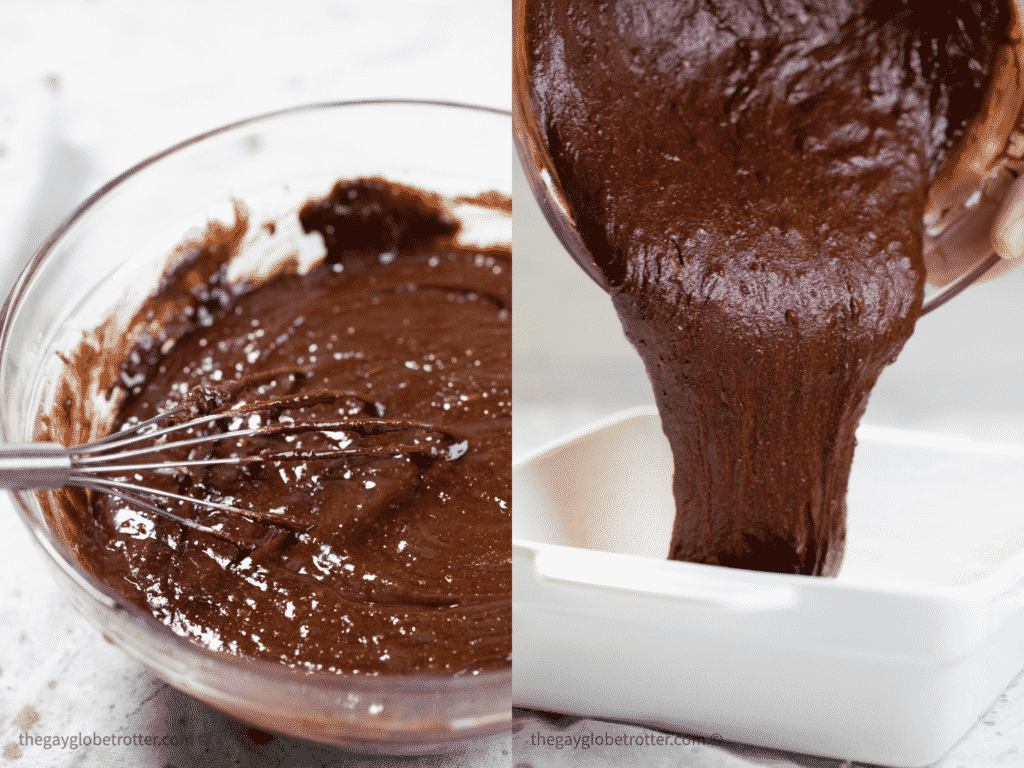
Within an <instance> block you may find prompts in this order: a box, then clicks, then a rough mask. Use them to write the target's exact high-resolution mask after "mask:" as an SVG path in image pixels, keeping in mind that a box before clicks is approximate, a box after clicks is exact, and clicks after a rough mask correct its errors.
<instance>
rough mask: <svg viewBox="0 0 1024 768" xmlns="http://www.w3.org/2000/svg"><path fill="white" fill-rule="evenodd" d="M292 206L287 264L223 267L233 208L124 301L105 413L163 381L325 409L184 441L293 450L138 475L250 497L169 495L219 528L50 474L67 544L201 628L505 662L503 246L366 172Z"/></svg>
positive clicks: (225, 399)
mask: <svg viewBox="0 0 1024 768" xmlns="http://www.w3.org/2000/svg"><path fill="white" fill-rule="evenodd" d="M504 202H507V200H506V201H504ZM299 219H300V221H301V224H302V227H303V228H304V229H305V230H306V231H307V232H311V231H317V232H319V233H321V235H322V236H323V240H324V242H325V244H326V246H327V255H326V259H325V260H324V261H323V263H321V264H319V265H318V266H315V267H313V268H312V269H310V270H309V271H308V272H307V273H305V274H299V273H298V271H297V270H296V269H294V268H286V269H284V270H283V271H281V272H279V273H277V274H275V275H273V276H271V277H270V278H268V279H266V280H265V281H264V282H263V283H262V284H260V285H252V284H232V283H230V282H229V281H228V279H227V270H228V265H229V263H230V261H231V259H232V257H234V256H235V255H236V253H237V251H238V249H239V244H240V243H241V242H242V240H243V236H244V235H245V233H246V231H247V226H248V222H247V221H246V218H245V216H244V215H240V216H239V221H238V223H237V224H236V225H234V226H232V227H227V226H223V225H218V224H213V225H211V226H210V228H209V229H208V231H207V233H206V234H205V236H204V237H203V238H201V239H200V240H199V241H197V242H194V243H190V244H188V245H187V246H186V247H184V248H182V249H181V252H182V258H181V259H180V260H179V262H178V263H177V265H176V266H175V267H174V268H173V270H172V271H170V272H168V273H167V274H166V275H165V276H164V278H163V282H162V284H161V286H160V287H159V289H158V290H157V292H156V293H155V294H154V295H153V296H151V297H150V298H149V299H148V300H147V302H146V304H145V306H144V307H143V308H142V310H141V311H140V313H139V316H138V318H137V319H138V320H139V321H140V322H142V323H144V324H145V328H146V330H145V332H144V333H143V334H142V335H141V336H140V337H139V341H138V342H137V343H136V344H135V346H134V348H133V349H132V350H131V352H130V354H128V356H127V358H126V359H125V360H124V361H123V363H122V364H121V369H120V373H119V385H118V386H119V387H120V388H121V389H122V390H123V392H124V399H123V406H122V407H121V409H120V411H119V413H118V415H117V419H116V423H115V425H114V429H115V430H116V429H117V428H119V427H120V426H121V425H127V424H132V423H134V422H136V421H137V420H144V419H147V418H149V417H151V416H153V415H155V414H157V413H161V412H165V411H167V410H169V409H171V408H172V407H174V406H176V405H178V404H181V403H185V404H187V405H188V406H189V411H190V413H191V415H194V413H195V412H217V411H218V409H219V410H223V409H225V408H237V407H238V406H240V405H241V404H243V403H247V404H252V403H257V402H264V401H275V400H278V401H281V403H282V407H281V408H280V409H279V412H277V413H272V414H270V415H267V414H262V415H261V416H259V417H257V424H259V425H261V426H262V425H265V424H267V423H269V422H274V423H282V424H287V423H289V422H292V421H294V422H304V421H317V422H333V426H331V428H330V429H329V430H327V431H326V432H317V433H300V434H294V435H279V436H276V437H261V438H252V439H247V440H244V441H236V440H231V441H227V442H221V443H218V444H216V446H215V447H214V448H212V449H205V448H204V449H200V450H201V451H202V452H200V453H198V454H197V456H196V457H198V458H207V457H214V456H230V455H234V454H240V455H252V454H254V453H258V452H259V451H266V450H273V451H275V452H276V451H282V450H291V451H295V452H298V453H300V454H304V455H308V458H305V459H303V460H301V461H288V462H283V461H282V462H278V461H270V462H266V463H256V464H248V465H244V466H235V465H228V466H223V465H217V466H213V465H211V466H209V467H200V468H197V469H194V470H193V469H190V470H183V471H179V472H175V473H173V474H166V475H156V474H151V475H149V476H148V477H145V478H139V480H141V481H142V483H143V484H146V485H149V486H159V487H164V488H167V489H169V490H174V491H177V492H181V493H184V494H186V495H189V496H191V497H193V498H205V499H210V500H214V501H219V502H223V503H228V504H231V505H234V506H236V507H240V508H242V509H248V510H253V517H254V518H256V519H254V520H246V519H244V518H238V517H235V516H230V515H225V514H224V513H220V512H211V511H208V510H203V509H201V508H199V507H196V506H193V505H178V506H177V508H175V509H174V511H175V512H176V513H178V514H180V515H185V516H189V517H192V518H193V519H195V520H197V521H200V522H202V523H203V524H205V525H208V526H211V527H218V526H223V529H222V530H223V531H224V532H225V534H226V535H225V536H214V535H210V534H208V533H201V532H197V531H194V530H190V529H187V528H185V527H183V526H181V525H179V524H177V523H174V522H170V521H168V520H166V519H164V518H161V517H157V516H155V515H153V514H151V513H148V512H143V511H140V510H139V509H137V508H132V506H131V505H130V504H129V503H127V502H125V501H122V500H120V499H116V498H112V497H110V496H107V495H104V494H92V495H91V497H90V498H89V499H88V501H87V502H85V503H84V504H83V503H77V502H80V500H81V499H82V495H81V492H79V491H65V492H62V493H64V494H65V497H66V498H65V501H66V503H65V504H64V513H65V515H67V516H69V517H70V518H71V519H72V521H73V523H74V527H75V530H76V533H75V537H74V538H75V542H74V544H75V546H76V548H77V550H78V553H79V556H80V557H81V559H82V560H83V562H84V563H85V564H86V565H87V567H88V568H90V569H91V570H92V571H93V572H94V573H95V574H96V575H97V576H98V577H100V578H101V579H103V580H104V581H106V582H107V583H108V584H109V585H111V587H113V588H114V589H115V590H116V591H117V592H118V593H120V594H122V595H123V596H124V597H125V598H127V599H128V600H131V601H132V602H134V603H136V604H138V605H140V606H142V607H144V608H145V609H147V610H149V611H151V612H152V614H153V615H154V616H155V617H156V618H157V619H159V620H160V621H162V622H163V623H165V624H167V625H168V626H169V627H170V628H171V629H173V630H174V631H175V632H177V633H178V634H180V635H183V636H185V637H188V638H191V639H192V640H195V641H196V642H198V643H201V644H203V645H205V646H207V647H209V648H211V649H214V650H219V651H224V652H228V653H232V654H239V655H245V656H253V657H259V658H264V659H271V660H275V661H280V662H282V663H284V664H287V665H290V666H294V667H298V668H303V669H306V670H310V671H328V672H338V673H358V674H371V675H373V674H383V673H413V672H431V673H438V674H459V675H461V674H476V673H478V672H480V671H482V670H487V669H493V668H498V667H504V666H507V665H508V664H509V662H510V654H511V635H510V619H511V615H510V614H511V543H510V534H511V517H510V516H511V479H510V478H511V474H510V473H511V466H510V465H511V397H510V394H511V393H510V374H511V364H510V333H511V327H510V323H511V317H510V310H509V303H510V297H511V254H510V253H509V251H508V250H507V249H502V248H495V249H470V248H466V247H461V246H459V245H458V244H457V243H456V234H457V232H458V230H459V225H458V224H457V223H456V222H455V221H454V220H453V219H452V218H450V217H449V216H448V215H447V214H446V213H445V212H444V210H443V209H442V207H441V205H440V201H439V200H438V199H436V198H434V197H433V196H431V195H429V194H427V193H423V192H420V191H418V190H414V189H410V188H407V187H401V186H398V185H395V184H391V183H388V182H385V181H382V180H375V179H364V180H359V181H352V182H339V183H338V184H337V185H336V186H335V187H334V189H333V190H332V191H331V193H330V195H329V196H327V197H325V198H324V199H322V200H317V201H312V202H310V203H308V204H307V205H305V206H304V207H303V208H302V210H301V211H300V213H299ZM267 231H269V228H268V230H267ZM79 360H80V361H81V360H87V358H86V357H81V356H80V358H79ZM302 395H308V397H302V398H299V400H298V401H297V400H296V396H302ZM69 407H70V405H69ZM225 421H237V422H241V421H246V422H248V421H249V420H248V418H247V419H244V420H243V419H241V418H235V419H231V420H228V419H225ZM237 426H238V424H237V423H236V424H231V423H228V424H220V425H215V426H211V428H217V429H228V428H236V427H237ZM346 450H350V451H355V452H354V453H351V454H348V453H345V451H346ZM324 451H332V452H335V454H336V455H335V456H334V457H333V458H329V459H320V458H316V455H317V453H318V452H324ZM338 452H340V455H337V454H338ZM126 479H128V480H130V481H131V480H133V477H128V478H126ZM139 480H137V481H139ZM76 500H77V501H76Z"/></svg>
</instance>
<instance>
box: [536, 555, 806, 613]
mask: <svg viewBox="0 0 1024 768" xmlns="http://www.w3.org/2000/svg"><path fill="white" fill-rule="evenodd" d="M533 560H534V573H535V575H536V577H537V579H538V580H547V581H557V582H564V583H569V584H578V585H581V586H591V587H601V588H604V589H612V590H617V591H625V592H634V593H638V594H640V593H642V594H643V595H645V596H659V597H664V598H670V599H672V600H676V601H682V602H688V603H697V604H701V605H707V606H715V607H717V608H720V609H725V610H730V611H736V612H760V611H777V610H784V609H787V608H792V607H793V606H795V605H796V602H797V600H796V593H795V592H794V590H793V589H792V588H791V587H788V586H785V585H780V584H756V585H755V584H750V583H743V582H741V581H740V580H738V579H732V578H729V577H728V576H725V575H716V574H706V573H702V572H699V571H700V570H703V569H712V568H715V566H707V565H698V564H694V563H680V562H675V561H672V560H654V559H652V558H647V557H639V556H634V555H623V554H617V553H610V552H598V551H593V550H585V549H575V548H573V547H558V548H557V551H554V550H548V549H546V548H545V549H544V550H541V551H535V553H534V558H533ZM745 573H746V572H745ZM749 575H750V574H749V573H746V576H747V577H749ZM758 575H759V576H768V574H758Z"/></svg>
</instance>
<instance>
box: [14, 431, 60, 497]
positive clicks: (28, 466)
mask: <svg viewBox="0 0 1024 768" xmlns="http://www.w3.org/2000/svg"><path fill="white" fill-rule="evenodd" d="M70 476H71V455H70V454H69V453H68V449H67V448H65V447H64V446H63V445H57V444H56V443H22V444H10V445H0V488H8V489H9V490H12V491H33V490H40V491H41V490H51V489H54V488H60V487H62V486H63V485H65V484H66V483H67V481H68V478H69V477H70Z"/></svg>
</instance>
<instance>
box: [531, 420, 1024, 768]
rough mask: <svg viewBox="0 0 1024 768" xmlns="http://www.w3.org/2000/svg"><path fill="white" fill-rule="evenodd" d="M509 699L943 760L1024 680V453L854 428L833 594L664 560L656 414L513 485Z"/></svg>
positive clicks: (541, 460)
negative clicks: (1023, 673)
mask: <svg viewBox="0 0 1024 768" xmlns="http://www.w3.org/2000/svg"><path fill="white" fill-rule="evenodd" d="M513 498H514V499H515V514H514V523H513V580H514V581H513V583H514V586H513V647H514V664H513V676H512V685H513V701H514V703H515V704H516V705H518V706H526V707H535V708H540V709H548V710H557V711H560V712H567V713H572V714H577V715H585V716H590V717H602V718H612V719H616V720H624V721H630V722H637V723H644V724H648V725H653V726H657V727H664V728H668V729H671V730H678V731H683V732H686V733H690V734H696V735H703V736H711V735H713V734H718V735H719V736H721V737H722V738H723V739H725V740H727V741H737V742H743V743H747V744H755V745H760V746H765V747H770V748H773V749H781V750H790V751H795V752H802V753H809V754H814V755H821V756H825V757H834V758H841V759H845V760H856V761H864V762H870V763H881V764H884V765H891V766H907V767H908V768H909V767H911V766H924V765H928V764H930V763H932V762H934V761H936V760H938V759H939V758H940V757H941V756H942V755H943V754H944V753H945V752H946V751H948V750H949V749H950V748H951V747H952V746H953V744H954V743H955V742H956V741H957V740H958V739H959V738H960V737H961V736H962V735H963V734H964V733H965V732H966V731H967V730H968V729H970V727H971V726H972V725H973V724H974V722H975V721H976V720H977V719H978V718H979V717H980V716H981V715H982V714H983V713H984V712H985V710H986V709H987V708H988V707H989V706H990V705H991V704H992V703H993V702H994V701H995V699H996V697H997V696H998V695H999V693H1000V692H1001V691H1002V690H1003V689H1004V688H1005V687H1006V686H1007V684H1008V683H1009V682H1010V680H1011V679H1012V678H1013V677H1014V676H1015V675H1016V674H1017V673H1018V672H1019V671H1020V669H1021V668H1022V667H1024V446H1014V445H999V444H990V443H982V442H977V441H969V440H960V439H956V438H951V437H946V436H942V435H937V434H930V433H921V432H910V431H904V430H895V429H887V428H879V427H869V426H862V427H861V429H860V430H859V431H858V448H857V452H856V456H855V459H854V465H853V471H852V475H851V478H850V487H849V494H848V507H849V517H848V538H847V549H846V557H845V560H844V565H843V568H842V570H841V573H840V575H839V577H837V578H835V579H826V578H818V577H808V576H798V575H787V574H771V573H760V572H754V571H744V570H739V569H732V568H724V567H720V566H709V565H701V564H694V563H682V562H670V561H666V560H664V559H663V558H664V557H665V554H666V552H667V550H668V541H669V535H670V533H671V527H672V520H673V516H674V503H673V499H672V457H671V452H670V450H669V447H668V444H667V441H666V440H665V438H664V436H663V434H662V432H661V425H660V422H659V419H658V415H657V412H656V410H655V409H653V408H642V409H636V410H632V411H627V412H623V413H621V414H618V415H616V416H613V417H611V418H609V419H606V420H604V421H602V422H599V423H597V424H595V425H593V426H591V427H588V428H586V429H585V430H582V431H581V432H578V433H576V434H574V435H571V436H569V437H567V438H565V439H563V440H560V441H558V443H556V444H554V445H551V446H548V447H546V448H543V449H541V450H540V451H538V452H536V453H534V454H532V455H530V456H528V457H526V458H524V459H522V460H521V461H518V462H516V463H515V465H514V468H513Z"/></svg>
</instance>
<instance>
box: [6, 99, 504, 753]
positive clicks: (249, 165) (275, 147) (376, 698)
mask: <svg viewBox="0 0 1024 768" xmlns="http://www.w3.org/2000/svg"><path fill="white" fill-rule="evenodd" d="M509 118H510V115H509V114H508V113H506V112H502V111H498V110H492V109H485V108H480V107H469V106H464V105H458V104H445V103H428V102H412V101H402V102H399V101H376V102H340V103H330V104H317V105H310V106H304V107H298V108H293V109H287V110H283V111H280V112H274V113H272V114H268V115H263V116H260V117H256V118H252V119H250V120H244V121H242V122H239V123H235V124H232V125H228V126H225V127H223V128H219V129H217V130H214V131H210V132H209V133H205V134H203V135H201V136H197V137H195V138H193V139H190V140H188V141H185V142H183V143H181V144H179V145H177V146H175V147H172V148H171V149H168V150H166V151H165V152H162V153H160V154H158V155H155V156H154V157H152V158H150V159H148V160H146V161H144V162H142V163H140V164H139V165H137V166H136V167H134V168H132V169H131V170H129V171H126V172H125V173H124V174H122V175H121V176H119V177H118V178H116V179H114V180H113V181H111V182H110V183H109V184H107V185H106V186H104V187H103V188H102V189H100V190H99V191H98V192H97V193H96V194H94V195H93V196H92V197H90V198H89V199H88V200H87V201H86V202H85V203H84V204H83V205H82V206H81V207H80V208H79V209H78V210H76V211H75V212H74V213H73V214H72V215H71V217H70V218H69V219H68V220H67V221H66V222H65V223H64V224H62V225H61V227H60V228H59V229H58V230H57V231H56V232H55V233H54V234H53V235H52V236H51V237H50V238H49V239H48V240H47V241H46V243H45V244H44V245H43V246H42V248H40V250H39V252H38V253H36V255H35V257H34V258H33V259H32V261H31V263H30V264H29V265H28V267H27V268H26V269H25V271H24V272H23V274H22V275H21V277H20V279H19V280H18V282H17V284H16V285H15V287H14V290H13V292H12V294H11V296H10V298H9V299H8V302H7V305H6V306H5V309H4V313H3V325H2V330H0V439H2V440H3V441H4V442H8V443H11V442H29V441H31V440H32V438H33V435H34V432H35V430H36V419H37V417H38V414H39V412H40V408H41V407H42V404H43V403H45V402H49V401H48V400H47V399H46V398H52V396H53V392H54V386H55V383H56V382H59V381H60V377H61V375H62V372H63V365H64V363H63V362H62V359H61V355H60V353H61V352H62V351H63V350H68V349H73V348H75V347H76V346H77V345H78V344H79V343H80V342H81V340H82V333H83V331H86V330H91V329H93V328H96V327H97V326H98V324H99V323H100V322H102V321H103V320H104V319H105V318H107V317H109V316H110V315H112V314H113V313H114V312H115V310H117V309H118V307H123V306H125V305H131V304H132V303H133V302H134V303H136V304H137V303H138V301H139V300H140V299H141V298H142V297H144V296H146V295H148V294H149V292H150V291H151V290H152V288H153V287H155V285H156V281H157V280H158V279H159V276H160V274H161V273H162V271H163V269H164V268H165V266H166V264H167V260H168V257H169V254H170V253H171V252H172V251H173V250H174V248H175V246H176V245H177V244H178V243H180V242H181V241H182V240H183V239H184V237H185V235H186V233H188V232H190V231H193V230H195V229H197V228H198V229H199V230H200V231H201V230H202V228H203V227H204V225H205V224H206V222H207V221H209V220H211V219H221V220H225V221H229V222H230V221H231V220H232V218H233V204H234V203H233V201H240V202H242V203H244V204H245V205H246V207H248V208H249V210H250V211H252V212H254V213H258V214H259V215H260V216H263V215H266V214H267V213H270V214H275V213H276V214H281V215H284V214H286V213H287V212H289V211H294V209H295V208H296V207H297V205H300V204H301V203H302V202H303V201H305V200H307V199H309V198H312V197H321V196H323V195H325V194H326V193H327V192H328V191H329V190H330V188H331V186H332V184H333V183H334V182H335V181H336V180H337V179H340V178H356V177H361V176H382V177H384V178H387V179H389V180H391V181H396V182H400V183H406V184H411V185H414V186H417V187H420V188H423V189H426V190H430V191H433V192H437V193H440V194H442V195H445V196H450V197H457V196H466V197H473V196H477V195H480V194H481V193H484V192H488V191H492V190H493V191H497V192H500V193H502V194H504V195H511V186H512V181H511V166H510V164H509V159H508V158H509V154H508V152H509V136H510V130H509V129H510V119H509ZM492 218H494V217H492ZM254 220H255V221H257V222H258V221H260V219H258V218H255V216H254ZM490 225H491V230H490V231H491V232H492V235H493V234H494V232H493V230H494V227H495V222H494V221H493V220H492V221H491V222H490ZM497 228H498V230H499V231H500V232H503V234H499V235H498V237H496V238H492V239H499V240H505V241H506V242H509V243H510V242H511V217H510V216H508V217H501V216H498V217H497ZM108 346H118V343H117V342H112V343H111V344H109V345H108ZM126 352H127V348H126V346H124V345H123V343H122V344H120V348H119V349H116V350H108V353H109V354H112V355H120V356H121V359H123V357H124V354H125V353H126ZM99 387H100V383H97V388H99ZM14 497H15V499H16V505H15V507H16V509H18V511H19V512H20V515H21V517H22V519H23V520H24V521H25V523H27V524H28V526H29V528H30V530H31V531H32V533H33V535H34V538H35V541H36V542H37V543H38V544H39V545H40V547H41V548H42V549H43V551H44V552H45V553H46V557H45V558H44V559H45V560H46V561H47V562H48V563H49V565H50V566H51V570H52V572H53V574H54V577H55V579H56V580H57V582H58V583H59V584H60V585H61V587H62V588H63V589H64V591H65V593H66V594H67V596H68V597H69V599H70V600H71V602H72V604H73V605H74V606H75V607H76V608H77V609H78V610H79V611H81V613H82V614H84V615H85V617H86V618H87V619H88V620H89V621H91V622H92V623H93V624H94V625H95V626H96V627H97V628H98V629H99V630H100V631H101V632H102V633H103V635H104V637H105V638H106V639H108V640H109V641H111V642H113V643H114V644H116V645H118V646H120V647H121V648H122V649H123V650H124V651H125V652H127V653H128V654H129V655H130V656H131V657H133V658H135V659H136V660H138V661H139V662H141V663H142V664H144V665H145V666H146V667H147V668H149V669H150V670H151V671H152V672H153V673H154V674H156V675H157V676H158V677H160V678H162V679H163V680H165V681H167V682H168V683H169V684H170V685H172V686H174V687H175V688H178V689H179V690H181V691H183V692H185V693H188V694H190V695H192V696H194V697H196V698H197V699H200V700H202V701H204V702H206V703H207V704H209V705H211V706H213V707H215V708H217V709H219V710H221V711H223V712H226V713H228V714H230V715H233V716H235V717H237V718H239V719H241V720H244V721H246V722H249V723H252V724H253V725H256V726H257V727H260V728H264V729H267V730H270V731H276V732H278V733H283V734H286V735H289V736H293V737H297V738H303V739H310V740H313V741H317V742H321V743H326V744H333V745H338V746H344V747H347V748H352V749H358V750H362V751H368V752H382V753H389V754H405V753H409V754H412V753H423V752H430V751H444V750H450V749H454V748H457V747H459V746H461V745H463V744H465V743H468V742H471V741H473V740H476V739H478V738H481V737H483V736H487V735H490V734H493V733H497V732H500V731H502V730H504V729H506V728H508V727H509V725H510V723H511V670H510V669H502V670H497V671H490V672H485V673H481V674H478V675H475V676H466V677H457V678H453V677H437V676H427V675H417V676H401V675H395V676H384V677H365V676H346V675H335V674H323V673H321V674H306V673H303V672H298V671H295V670H292V669H290V668H287V667H284V666H281V665H277V664H274V663H270V662H265V661H259V660H253V659H245V658H239V657H235V656H231V655H229V654H223V653H216V652H213V651H210V650H208V649H206V648H203V647H200V646H198V645H196V644H194V643H192V642H191V641H189V640H186V639H184V638H182V637H180V636H178V635H176V634H175V633H174V632H172V631H171V630H170V629H168V628H167V627H166V626H164V625H163V624H161V623H160V622H159V621H157V620H156V619H155V618H154V617H153V616H151V615H149V614H148V613H145V612H143V611H142V610H140V609H139V608H138V607H137V606H135V605H134V604H131V603H128V602H126V601H124V600H122V599H121V598H120V597H119V596H118V595H116V594H114V593H113V592H112V591H111V590H110V588H109V587H107V585H105V584H104V583H102V582H100V581H98V580H96V579H95V578H94V577H93V576H91V575H90V574H89V573H88V572H87V571H86V569H84V568H83V567H82V566H81V565H80V564H79V563H78V562H77V561H76V559H75V556H74V554H73V553H72V551H71V550H70V549H69V548H68V547H67V546H66V545H65V543H64V541H63V539H62V537H61V535H60V532H59V531H58V530H55V525H54V521H53V520H52V519H50V518H48V516H47V515H45V514H44V512H43V508H42V506H41V504H40V500H39V498H38V497H37V496H36V494H34V493H31V492H17V493H14ZM58 524H59V523H58Z"/></svg>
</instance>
